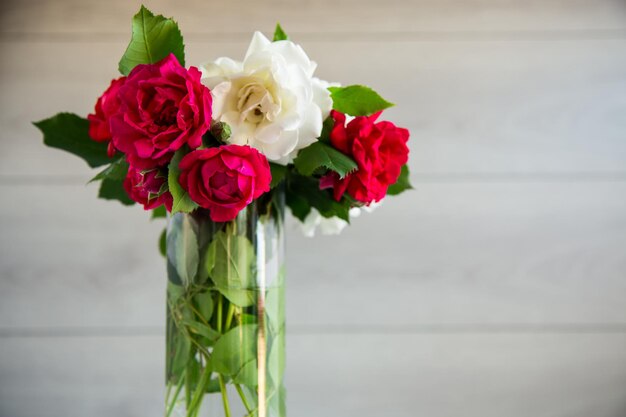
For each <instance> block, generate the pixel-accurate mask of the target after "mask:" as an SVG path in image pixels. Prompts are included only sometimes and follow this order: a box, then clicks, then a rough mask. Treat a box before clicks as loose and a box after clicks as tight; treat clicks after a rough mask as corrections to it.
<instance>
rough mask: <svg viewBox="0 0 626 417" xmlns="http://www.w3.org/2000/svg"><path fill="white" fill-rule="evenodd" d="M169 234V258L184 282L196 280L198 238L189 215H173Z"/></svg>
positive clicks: (186, 283)
mask: <svg viewBox="0 0 626 417" xmlns="http://www.w3.org/2000/svg"><path fill="white" fill-rule="evenodd" d="M171 222H172V224H171V225H170V230H169V233H168V234H167V259H168V260H169V261H170V262H171V264H172V265H173V266H174V268H175V270H176V272H177V274H178V277H179V278H180V280H181V281H182V282H183V284H185V285H188V284H189V283H192V282H194V281H193V279H194V278H195V276H196V274H197V272H198V264H199V252H198V239H197V237H196V232H195V230H194V227H193V225H192V224H191V219H190V217H189V216H185V215H178V216H172V219H171Z"/></svg>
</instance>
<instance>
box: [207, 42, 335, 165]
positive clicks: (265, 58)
mask: <svg viewBox="0 0 626 417" xmlns="http://www.w3.org/2000/svg"><path fill="white" fill-rule="evenodd" d="M316 66H317V65H316V64H315V63H314V62H312V61H311V60H310V59H309V57H308V56H307V55H306V53H305V52H304V50H303V49H302V48H301V47H300V46H299V45H296V44H295V43H293V42H291V41H279V42H270V41H269V40H268V39H267V38H266V37H265V36H263V35H262V34H261V33H260V32H256V33H255V34H254V36H253V37H252V42H251V43H250V46H249V47H248V52H247V53H246V56H245V58H244V61H243V62H238V61H234V60H232V59H229V58H219V59H217V60H216V61H214V62H212V63H208V64H205V65H203V66H202V67H201V70H202V74H203V76H202V82H203V83H204V84H205V85H206V86H207V87H209V88H210V89H211V94H212V95H213V118H214V119H216V120H219V121H222V122H225V123H228V124H229V125H230V128H231V131H232V136H231V138H230V139H229V142H230V143H234V144H237V145H250V146H252V147H254V148H257V149H258V150H259V151H261V152H262V153H263V154H265V156H266V157H267V158H268V159H269V160H270V161H272V162H276V163H279V164H283V165H286V164H288V163H290V162H292V161H293V159H294V158H295V156H296V154H297V153H298V150H300V149H302V148H305V147H307V146H309V145H310V144H312V143H313V142H315V141H316V140H317V138H318V137H319V136H320V133H321V131H322V122H323V120H324V119H325V118H326V117H328V114H329V113H330V109H331V108H332V100H331V98H330V93H329V92H328V90H327V89H326V88H327V86H328V84H326V83H324V82H323V81H321V80H319V79H317V78H314V77H313V72H314V71H315V68H316Z"/></svg>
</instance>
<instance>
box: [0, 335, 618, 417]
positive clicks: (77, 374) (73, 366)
mask: <svg viewBox="0 0 626 417" xmlns="http://www.w3.org/2000/svg"><path fill="white" fill-rule="evenodd" d="M624 344H626V335H624V334H612V335H597V334H583V335H581V334H576V335H567V334H566V335H562V334H541V335H537V334H514V335H512V334H503V335H484V334H470V335H468V334H402V335H381V334H360V335H339V334H335V335H304V334H292V335H290V337H289V339H288V342H287V346H288V347H287V357H288V358H289V359H288V360H289V367H288V370H287V375H286V384H288V386H289V391H288V395H287V407H288V412H289V414H290V415H294V416H299V417H300V416H301V417H317V416H320V415H322V416H344V417H361V416H364V415H366V416H381V415H385V416H393V417H404V416H431V417H457V416H482V417H502V416H507V417H528V416H533V417H553V416H594V417H616V416H623V415H624V411H625V410H626V402H625V400H624V384H626V369H625V368H624V366H623V365H624V363H626V350H624V349H623V346H624ZM163 346H164V344H163V335H160V334H157V335H154V336H139V337H120V336H109V337H63V338H56V337H46V338H39V337H28V338H11V339H8V340H3V342H2V344H0V354H2V356H3V357H11V358H14V359H13V360H10V361H2V362H0V372H1V374H2V375H3V378H7V379H10V381H11V383H10V384H7V383H3V384H2V386H1V389H0V404H1V405H0V410H2V412H3V414H2V415H7V416H38V415H45V416H54V417H79V416H80V417H82V416H111V415H115V416H119V417H135V416H146V415H161V414H162V399H163V391H164V390H163V386H162V384H161V379H162V374H163V372H162V369H161V368H160V367H159V366H157V365H155V364H159V363H160V362H161V359H162V358H163V356H164V347H163ZM619 365H622V366H619ZM590 369H593V372H590V371H589V370H590Z"/></svg>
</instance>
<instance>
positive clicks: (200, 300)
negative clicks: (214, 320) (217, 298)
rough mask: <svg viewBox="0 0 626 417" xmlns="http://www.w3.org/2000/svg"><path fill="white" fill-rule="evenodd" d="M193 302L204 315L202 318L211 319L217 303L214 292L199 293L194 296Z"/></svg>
mask: <svg viewBox="0 0 626 417" xmlns="http://www.w3.org/2000/svg"><path fill="white" fill-rule="evenodd" d="M193 302H194V304H195V305H196V306H198V312H199V313H200V315H201V316H202V320H204V321H207V322H208V321H210V320H211V317H213V310H214V309H215V303H214V302H213V294H212V293H211V292H210V291H205V292H201V293H198V294H196V295H194V296H193Z"/></svg>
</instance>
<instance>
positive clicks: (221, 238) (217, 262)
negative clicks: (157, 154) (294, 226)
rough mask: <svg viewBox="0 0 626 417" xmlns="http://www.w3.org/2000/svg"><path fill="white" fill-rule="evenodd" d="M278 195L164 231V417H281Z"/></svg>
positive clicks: (190, 217)
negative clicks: (228, 217)
mask: <svg viewBox="0 0 626 417" xmlns="http://www.w3.org/2000/svg"><path fill="white" fill-rule="evenodd" d="M283 219H284V192H283V191H282V190H273V191H272V192H270V193H268V194H266V195H264V196H262V197H261V198H260V199H259V200H257V201H255V202H254V203H252V204H250V205H249V206H248V207H247V208H246V209H244V210H242V211H241V212H240V213H239V214H238V215H237V217H236V218H235V219H234V220H232V221H230V222H213V221H211V219H210V217H209V213H208V211H206V210H203V209H197V210H195V211H194V212H192V213H189V214H183V213H176V214H174V215H172V216H171V217H170V218H169V222H168V229H167V271H168V284H167V334H166V344H167V346H166V383H167V392H166V400H165V415H166V416H167V417H171V416H177V417H200V416H202V417H208V416H210V417H235V416H238V417H239V416H250V417H284V416H286V412H285V389H284V386H283V382H282V381H283V373H284V368H285V303H284V301H285V267H284V234H283Z"/></svg>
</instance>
